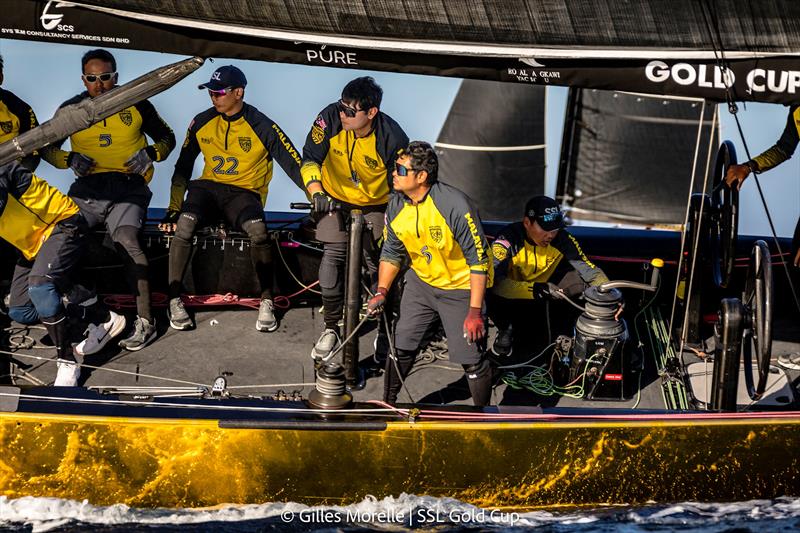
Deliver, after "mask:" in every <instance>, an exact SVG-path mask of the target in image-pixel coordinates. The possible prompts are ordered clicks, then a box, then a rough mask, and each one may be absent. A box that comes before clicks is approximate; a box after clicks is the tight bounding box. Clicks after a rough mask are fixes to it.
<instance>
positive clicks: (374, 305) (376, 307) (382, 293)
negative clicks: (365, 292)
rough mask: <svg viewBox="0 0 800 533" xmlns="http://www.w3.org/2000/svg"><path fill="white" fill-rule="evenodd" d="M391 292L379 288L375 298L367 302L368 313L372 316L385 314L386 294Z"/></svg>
mask: <svg viewBox="0 0 800 533" xmlns="http://www.w3.org/2000/svg"><path fill="white" fill-rule="evenodd" d="M388 292H389V289H386V288H385V287H378V290H376V291H375V296H373V297H372V298H370V299H369V301H368V302H367V313H369V314H370V315H379V314H381V313H382V312H383V306H384V304H385V303H386V294H387V293H388Z"/></svg>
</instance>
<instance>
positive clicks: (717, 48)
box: [700, 0, 800, 311]
mask: <svg viewBox="0 0 800 533" xmlns="http://www.w3.org/2000/svg"><path fill="white" fill-rule="evenodd" d="M703 6H705V9H702V8H701V10H700V11H701V12H702V13H703V21H704V22H705V25H706V29H707V30H708V32H709V36H710V37H711V46H712V47H713V51H714V55H715V57H716V58H717V67H718V68H719V69H720V72H721V73H722V75H723V79H725V78H726V77H725V72H726V69H727V63H728V62H727V60H726V59H725V49H724V47H723V46H722V35H721V32H720V30H719V23H718V22H719V21H717V20H715V21H714V24H713V25H712V24H711V22H710V21H709V17H710V16H712V15H713V13H714V10H713V9H712V8H711V5H710V3H709V0H704V2H703ZM706 10H708V15H706ZM715 35H716V38H717V43H714V36H715ZM724 85H725V98H726V100H727V102H728V111H729V112H730V114H731V115H733V118H734V121H735V122H736V128H737V129H738V130H739V137H740V139H741V141H742V146H744V152H745V155H746V156H747V159H748V160H750V159H752V157H751V156H750V148H749V147H748V145H747V140H746V139H745V137H744V131H743V129H742V124H741V122H740V121H739V115H738V112H739V108H738V106H737V105H736V94H735V93H736V88H735V87H732V85H733V84H729V83H725V84H724ZM753 179H754V180H755V183H756V188H757V189H758V195H759V197H760V198H761V205H763V206H764V213H765V214H766V215H767V222H768V223H769V229H770V231H771V232H772V240H773V242H774V243H775V247H776V248H777V250H778V254H779V255H780V256H781V257H783V249H782V248H781V244H780V242H779V241H778V233H777V231H775V224H774V223H773V221H772V215H771V214H770V212H769V207H768V206H767V200H766V198H765V197H764V191H763V190H762V189H761V182H760V181H759V179H758V175H757V174H756V173H755V172H753ZM790 260H791V258H790ZM783 270H784V272H785V273H786V280H787V281H788V282H789V288H790V289H791V291H792V297H793V298H794V304H795V307H796V308H797V310H798V311H800V298H798V295H797V290H796V289H795V286H794V283H793V282H792V276H791V274H790V273H789V265H788V264H787V261H783Z"/></svg>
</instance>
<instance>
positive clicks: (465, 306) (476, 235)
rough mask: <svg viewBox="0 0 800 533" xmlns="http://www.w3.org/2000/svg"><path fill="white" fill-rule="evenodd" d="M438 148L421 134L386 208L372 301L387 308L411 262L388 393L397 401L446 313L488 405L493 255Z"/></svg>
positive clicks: (450, 338) (403, 160) (478, 398)
mask: <svg viewBox="0 0 800 533" xmlns="http://www.w3.org/2000/svg"><path fill="white" fill-rule="evenodd" d="M438 172H439V160H438V157H437V156H436V152H435V151H434V149H433V147H431V145H430V144H428V143H426V142H420V141H414V142H412V143H410V144H409V145H408V148H407V149H406V150H404V151H403V152H402V153H401V155H400V157H399V158H398V159H397V162H396V164H395V170H394V173H393V184H394V189H395V190H396V191H397V192H399V193H400V194H395V195H392V198H391V199H390V201H389V206H388V208H387V209H386V227H385V230H384V231H385V235H386V239H385V241H384V243H383V250H382V252H381V257H380V266H379V270H378V289H377V292H376V295H375V296H374V297H372V298H371V299H370V301H369V304H368V309H369V311H370V312H371V313H377V312H380V311H381V310H382V309H383V306H384V305H385V302H386V295H387V293H388V291H389V288H390V287H391V286H392V283H393V282H394V280H395V278H396V277H397V275H398V274H399V273H400V270H401V267H402V266H403V265H404V264H405V263H407V262H409V260H410V265H409V266H410V268H409V269H408V271H407V272H406V275H405V281H406V286H405V290H404V291H403V296H402V299H401V301H400V318H399V319H398V322H397V326H396V328H395V348H396V357H397V360H396V361H394V360H392V358H391V357H390V358H389V359H388V360H387V362H386V373H385V374H384V400H385V401H387V402H389V403H395V402H396V401H397V395H398V393H399V392H400V387H401V384H402V380H403V379H405V378H406V376H408V373H409V372H410V370H411V367H412V365H413V364H414V359H415V358H416V356H417V352H418V351H419V349H420V347H421V346H420V344H421V343H422V340H423V337H424V335H425V333H426V331H427V329H428V327H430V325H431V324H432V323H434V322H435V321H436V318H437V317H438V318H439V319H441V321H442V326H443V327H444V331H445V335H446V336H447V350H448V353H449V354H450V360H451V361H453V362H454V363H461V365H462V366H463V368H464V374H465V375H466V377H467V384H468V385H469V390H470V393H471V394H472V401H473V402H474V404H475V405H479V406H483V405H488V404H489V401H490V399H491V392H492V372H491V368H490V367H489V362H488V361H487V359H486V358H485V353H484V350H483V346H484V343H483V342H482V339H483V338H484V336H485V333H486V328H485V325H484V319H483V314H482V309H483V299H484V293H485V291H486V287H487V285H491V277H492V261H491V258H490V257H489V255H488V254H489V245H488V242H487V240H486V236H485V235H484V233H483V227H482V226H481V221H480V219H479V217H478V211H477V209H476V208H475V207H474V206H473V205H472V202H471V201H470V199H469V198H468V197H467V196H466V195H465V194H464V193H462V192H461V191H459V190H458V189H456V188H455V187H451V186H449V185H446V184H444V183H440V182H439V181H438Z"/></svg>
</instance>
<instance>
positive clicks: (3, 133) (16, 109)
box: [0, 56, 39, 171]
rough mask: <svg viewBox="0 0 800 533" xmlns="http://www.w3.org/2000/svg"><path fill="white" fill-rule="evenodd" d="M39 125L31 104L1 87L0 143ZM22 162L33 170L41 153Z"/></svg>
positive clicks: (0, 59) (0, 62)
mask: <svg viewBox="0 0 800 533" xmlns="http://www.w3.org/2000/svg"><path fill="white" fill-rule="evenodd" d="M3 80H4V78H3V56H0V85H2V84H3ZM38 125H39V121H37V120H36V114H35V113H34V112H33V109H31V106H29V105H28V104H26V103H25V102H23V101H22V100H21V99H20V98H19V97H17V95H15V94H14V93H12V92H10V91H6V90H5V89H2V88H0V144H3V143H4V142H6V141H10V140H11V139H13V138H15V137H17V136H18V135H19V134H20V133H25V132H26V131H28V130H31V129H33V128H35V127H36V126H38ZM22 164H23V165H25V166H26V167H28V168H29V169H30V170H31V171H34V170H36V167H37V166H39V155H38V154H32V155H29V156H27V157H24V158H22Z"/></svg>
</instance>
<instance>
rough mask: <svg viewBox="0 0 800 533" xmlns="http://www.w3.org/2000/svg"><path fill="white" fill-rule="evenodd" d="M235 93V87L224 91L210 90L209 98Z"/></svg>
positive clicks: (226, 88)
mask: <svg viewBox="0 0 800 533" xmlns="http://www.w3.org/2000/svg"><path fill="white" fill-rule="evenodd" d="M232 92H233V87H225V88H224V89H217V90H214V89H209V90H208V95H209V96H225V95H226V94H230V93H232Z"/></svg>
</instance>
